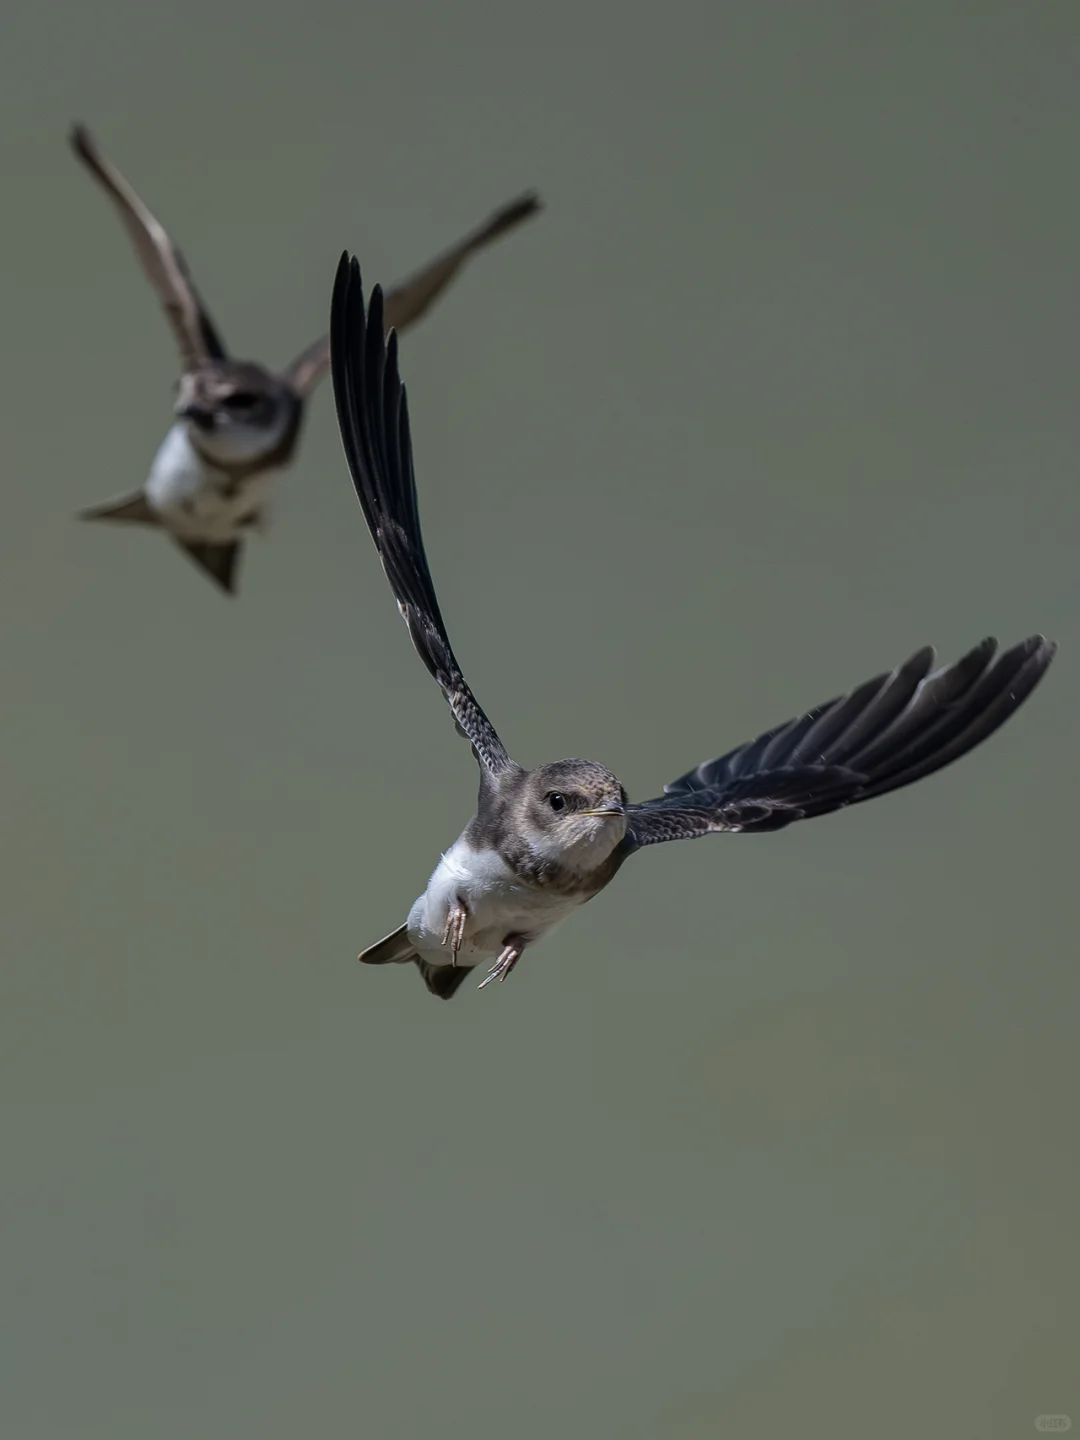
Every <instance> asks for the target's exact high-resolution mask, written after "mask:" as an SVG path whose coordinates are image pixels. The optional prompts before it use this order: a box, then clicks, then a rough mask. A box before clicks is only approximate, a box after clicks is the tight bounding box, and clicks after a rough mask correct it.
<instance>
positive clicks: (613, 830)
mask: <svg viewBox="0 0 1080 1440" xmlns="http://www.w3.org/2000/svg"><path fill="white" fill-rule="evenodd" d="M520 804H521V815H520V821H521V828H522V831H523V833H524V835H525V837H526V838H527V840H528V844H529V848H530V849H531V850H532V851H533V853H534V854H535V855H537V856H538V857H539V858H543V859H546V860H551V861H556V862H558V863H559V864H562V865H566V866H569V867H570V868H571V869H575V870H581V871H588V870H591V869H594V868H595V867H596V866H597V865H600V864H602V863H603V862H604V861H605V860H606V859H607V858H608V857H609V856H610V854H611V852H612V851H613V850H614V849H615V847H616V846H617V845H618V844H619V843H620V842H621V840H622V838H623V836H624V835H625V834H626V791H625V790H624V789H623V787H622V785H620V783H619V781H618V779H617V778H616V777H615V776H614V775H613V774H612V773H611V771H610V770H607V769H605V768H604V766H603V765H598V764H597V763H596V761H595V760H556V761H554V763H552V764H551V765H540V766H538V767H537V768H536V769H535V770H530V771H529V772H528V773H527V774H526V776H525V781H524V785H523V787H522V793H521V799H520Z"/></svg>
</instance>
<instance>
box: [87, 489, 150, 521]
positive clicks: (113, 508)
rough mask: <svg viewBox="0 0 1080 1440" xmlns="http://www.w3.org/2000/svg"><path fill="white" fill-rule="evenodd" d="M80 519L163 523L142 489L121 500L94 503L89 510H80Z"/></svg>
mask: <svg viewBox="0 0 1080 1440" xmlns="http://www.w3.org/2000/svg"><path fill="white" fill-rule="evenodd" d="M79 519H80V520H129V521H134V522H135V523H136V524H137V525H160V524H161V520H160V518H159V517H158V514H157V511H156V510H153V509H151V507H150V503H149V501H148V500H147V498H146V496H145V494H144V493H143V491H141V490H136V491H135V493H134V494H133V495H125V496H124V497H123V498H122V499H120V500H109V501H107V502H106V503H105V504H104V505H94V506H92V507H91V508H90V509H89V510H82V511H80V512H79Z"/></svg>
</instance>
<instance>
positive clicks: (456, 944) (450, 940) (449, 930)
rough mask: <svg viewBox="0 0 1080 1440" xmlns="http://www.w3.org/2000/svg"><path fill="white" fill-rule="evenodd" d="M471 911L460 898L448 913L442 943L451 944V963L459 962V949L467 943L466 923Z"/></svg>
mask: <svg viewBox="0 0 1080 1440" xmlns="http://www.w3.org/2000/svg"><path fill="white" fill-rule="evenodd" d="M468 918H469V912H468V910H466V909H465V906H464V905H463V904H462V902H461V901H460V900H455V901H454V903H453V905H451V906H450V909H449V910H448V911H447V913H446V926H445V928H444V929H443V933H442V944H443V945H447V944H449V946H450V948H451V951H452V952H453V959H452V960H451V961H450V963H451V965H456V964H457V957H458V951H459V950H460V949H461V947H462V945H463V944H464V943H465V925H466V922H467V921H468Z"/></svg>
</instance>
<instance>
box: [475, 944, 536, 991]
mask: <svg viewBox="0 0 1080 1440" xmlns="http://www.w3.org/2000/svg"><path fill="white" fill-rule="evenodd" d="M524 954H525V946H524V945H520V944H513V945H507V946H505V947H504V949H503V952H502V954H501V955H500V956H499V958H498V960H496V961H495V964H494V965H493V966H492V967H491V969H490V970H489V971H488V973H487V974H486V975H485V976H484V978H483V980H481V981H480V984H479V985H478V986H477V987H476V988H477V989H478V990H483V988H484V986H485V985H490V984H491V982H492V980H498V981H499V982H500V984H501V983H502V981H503V980H505V979H506V977H507V975H509V974H510V971H511V970H513V968H514V966H515V965H516V964H517V962H518V961H519V960H520V959H521V957H522V955H524Z"/></svg>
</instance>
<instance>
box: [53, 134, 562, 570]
mask: <svg viewBox="0 0 1080 1440" xmlns="http://www.w3.org/2000/svg"><path fill="white" fill-rule="evenodd" d="M71 144H72V148H73V149H74V151H75V153H76V155H78V157H79V159H80V160H82V162H83V163H84V164H85V165H86V166H87V168H88V169H89V170H90V171H91V173H92V174H93V175H94V176H95V177H96V178H97V180H98V181H99V182H100V183H101V185H102V186H103V188H104V189H105V191H106V192H107V194H108V195H109V196H110V198H111V199H112V201H113V203H114V204H115V205H116V208H117V210H118V211H119V214H120V218H121V220H122V221H123V223H124V226H125V228H126V230H127V232H128V235H129V236H130V238H131V241H132V243H133V245H134V247H135V253H136V255H137V256H138V258H139V262H140V264H141V265H142V267H143V270H144V272H145V274H146V277H147V279H148V280H149V281H150V284H151V285H152V286H153V288H154V290H155V291H156V292H157V296H158V299H159V300H160V301H161V303H162V305H163V306H164V309H165V314H166V316H167V317H168V320H169V323H170V325H171V326H172V329H173V333H174V335H175V337H176V341H177V344H178V345H179V348H180V358H181V363H182V366H183V369H182V371H181V376H180V383H179V386H178V389H177V395H176V403H175V406H174V412H175V415H176V419H175V421H174V423H173V425H172V427H171V429H170V430H169V432H168V434H167V435H166V436H165V439H164V440H163V441H162V443H161V446H160V448H159V449H158V452H157V454H156V455H155V456H154V459H153V461H152V463H151V466H150V474H149V476H148V477H147V479H146V482H145V484H144V485H143V486H142V487H141V488H140V489H138V490H135V491H133V492H131V493H130V494H128V495H125V496H122V497H121V498H119V499H115V500H111V501H109V502H107V503H106V504H104V505H98V506H95V507H93V508H92V509H89V510H86V511H84V512H83V518H84V519H87V520H115V521H126V522H133V523H135V524H141V525H151V526H155V527H157V528H159V529H162V530H164V531H165V533H166V534H167V535H169V536H170V537H171V538H172V539H173V540H174V541H175V542H176V544H177V545H178V546H180V548H181V549H182V550H184V551H185V553H186V554H187V555H189V556H190V557H191V559H192V560H193V561H194V562H195V564H196V565H198V566H199V567H200V569H201V570H202V571H203V572H204V573H205V574H206V575H208V576H209V577H210V579H211V580H213V581H214V582H215V583H216V584H217V585H219V586H220V587H221V589H222V590H224V591H226V592H228V593H230V594H232V593H234V592H235V589H236V581H237V565H238V561H239V557H240V551H241V547H242V545H243V541H244V537H245V536H246V535H247V534H248V533H249V532H250V531H252V530H264V529H265V528H266V523H267V515H268V505H269V498H270V493H271V490H272V487H273V484H274V480H275V478H276V475H277V472H278V471H279V470H282V469H284V468H285V466H287V465H288V464H290V463H291V461H292V459H293V457H294V455H295V451H296V445H297V441H298V439H299V435H300V426H301V422H302V420H303V415H304V403H305V401H306V399H307V397H308V396H309V395H310V394H311V391H312V390H313V389H314V387H315V385H316V384H317V383H318V381H319V380H320V379H321V377H322V375H323V373H324V371H325V370H326V367H327V365H328V364H329V345H328V339H327V337H325V336H324V337H322V338H320V339H319V340H316V341H315V343H314V344H312V345H309V346H308V347H307V349H305V350H302V351H301V352H300V354H299V355H297V357H296V358H295V359H294V360H293V361H292V362H291V364H289V365H287V366H286V367H285V369H284V370H281V371H273V370H269V369H267V368H266V367H265V366H263V365H260V364H257V363H256V362H254V361H251V360H235V359H233V358H231V357H230V355H229V353H228V351H227V350H226V348H225V344H224V342H223V340H222V338H221V333H220V331H219V330H218V328H217V326H216V325H215V324H214V322H213V320H212V319H211V318H210V315H209V313H208V311H207V309H206V306H205V305H204V304H203V301H202V298H201V297H200V295H199V292H198V290H197V289H196V287H195V282H194V281H193V280H192V278H191V275H190V273H189V272H188V268H187V265H186V264H185V262H184V258H183V256H182V255H181V253H180V251H179V250H178V249H177V247H176V246H175V245H174V244H173V243H172V241H171V240H170V239H169V237H168V235H167V234H166V233H165V230H164V229H163V228H162V226H161V224H160V223H159V221H158V220H157V219H155V217H154V216H153V215H152V214H151V212H150V211H149V210H148V209H147V208H146V206H145V205H144V204H143V202H142V201H141V200H140V199H139V197H138V195H137V194H136V193H135V191H134V190H133V189H132V187H131V186H130V185H129V184H128V182H127V181H126V180H125V179H124V177H123V176H122V175H121V174H120V172H119V171H118V170H117V169H116V168H115V167H114V166H113V165H111V164H110V163H109V162H108V161H107V160H106V159H105V158H104V156H103V155H102V154H101V151H100V150H99V149H98V147H97V144H96V143H95V141H94V139H93V137H92V136H91V134H90V132H89V131H88V130H87V129H86V127H85V126H83V125H76V126H75V127H74V128H73V129H72V132H71ZM539 209H540V201H539V199H538V198H537V197H536V195H535V194H532V193H528V194H525V195H522V196H521V197H519V198H518V199H517V200H513V201H511V202H510V203H509V204H508V205H505V206H503V208H502V209H501V210H497V211H495V213H494V214H493V215H491V216H490V217H489V218H488V219H487V220H485V221H484V223H483V224H482V225H480V226H479V227H478V228H477V229H476V230H474V231H472V232H471V234H469V235H466V236H465V238H464V239H463V240H460V241H458V243H457V244H456V245H453V246H451V248H450V249H449V250H446V251H444V252H443V253H442V254H441V255H439V256H438V257H437V258H436V259H435V260H433V261H431V263H430V264H428V265H426V266H424V268H423V269H421V270H418V271H417V272H416V273H415V274H414V275H411V276H410V277H409V278H408V279H407V280H404V281H402V283H401V284H400V285H398V286H397V287H396V288H395V289H393V290H391V291H390V292H389V293H388V294H387V297H386V304H385V312H384V318H385V322H386V324H387V326H388V327H389V326H394V327H396V328H397V329H405V328H407V327H408V326H409V325H412V324H413V323H414V322H415V321H417V320H419V319H420V317H421V316H422V315H424V314H425V313H426V312H427V311H428V309H429V308H430V307H431V305H433V304H434V302H435V301H436V300H437V299H438V298H439V296H440V295H441V294H442V292H443V291H444V290H445V289H446V287H447V286H448V285H449V284H450V282H451V281H452V280H453V279H454V277H455V275H456V274H457V273H458V271H459V270H460V269H461V267H462V266H463V265H464V264H465V262H466V261H467V260H468V259H469V257H470V256H471V255H474V254H475V253H476V252H477V251H478V250H482V249H483V248H484V247H485V246H486V245H490V244H491V242H492V241H493V240H497V239H498V238H499V237H500V236H501V235H505V234H506V233H507V232H508V231H510V230H513V229H514V228H515V227H516V226H518V225H520V224H521V223H522V222H523V221H524V220H527V219H528V218H529V217H530V216H532V215H535V214H536V213H537V211H538V210H539Z"/></svg>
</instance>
